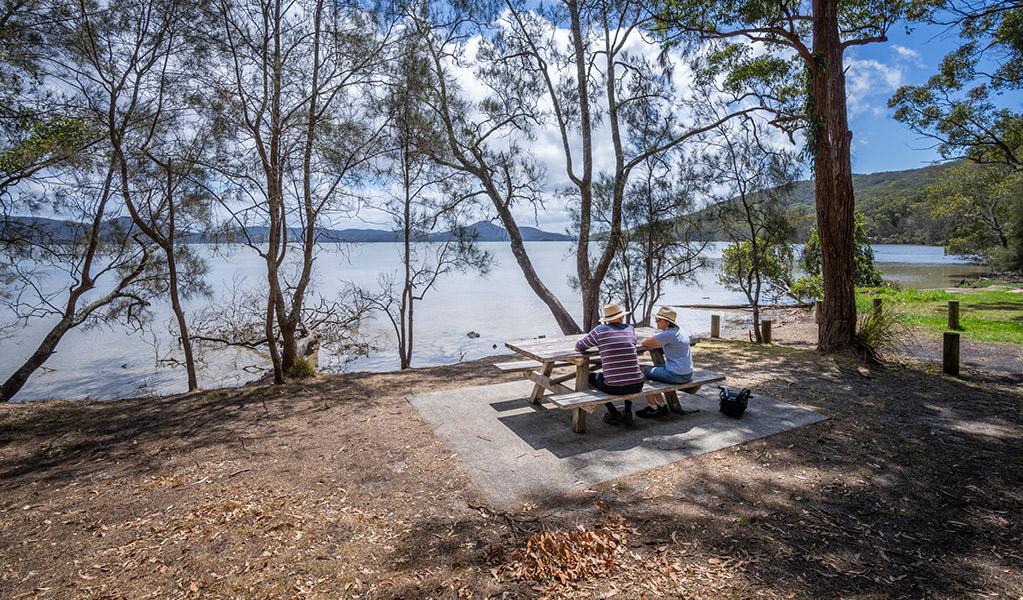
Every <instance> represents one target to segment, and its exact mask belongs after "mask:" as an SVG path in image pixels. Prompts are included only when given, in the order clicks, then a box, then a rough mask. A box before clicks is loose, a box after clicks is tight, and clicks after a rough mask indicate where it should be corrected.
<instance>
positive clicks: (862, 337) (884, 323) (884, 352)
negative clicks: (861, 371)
mask: <svg viewBox="0 0 1023 600" xmlns="http://www.w3.org/2000/svg"><path fill="white" fill-rule="evenodd" d="M907 330H908V327H907V326H906V323H905V319H904V318H903V317H902V315H901V314H899V313H898V312H896V311H895V309H894V308H892V307H891V306H882V308H881V310H870V311H868V312H866V313H864V314H863V315H862V316H861V317H860V319H859V324H858V327H857V331H856V342H857V345H858V346H859V347H860V349H861V350H863V353H864V354H865V355H866V357H867V358H868V359H870V360H874V361H877V362H882V361H884V360H894V359H897V358H898V357H899V340H901V339H903V338H904V337H905V335H906V333H907Z"/></svg>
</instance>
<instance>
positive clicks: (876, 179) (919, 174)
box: [701, 164, 950, 246]
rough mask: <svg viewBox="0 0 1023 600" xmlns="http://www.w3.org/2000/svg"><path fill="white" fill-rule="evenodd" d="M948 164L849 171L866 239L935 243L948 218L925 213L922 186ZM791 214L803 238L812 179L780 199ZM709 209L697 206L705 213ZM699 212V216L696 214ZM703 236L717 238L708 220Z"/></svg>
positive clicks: (809, 222)
mask: <svg viewBox="0 0 1023 600" xmlns="http://www.w3.org/2000/svg"><path fill="white" fill-rule="evenodd" d="M948 166H949V164H945V165H936V166H930V167H924V168H922V169H910V170H907V171H887V172H884V173H872V174H870V175H853V188H854V190H855V192H856V210H857V211H858V212H860V213H862V214H863V217H864V223H865V224H866V226H867V234H868V236H869V237H870V240H871V241H872V242H874V243H876V244H927V245H935V246H940V245H942V244H943V242H944V240H945V237H946V236H947V235H948V232H949V229H950V223H949V222H948V221H947V220H946V219H935V218H934V217H932V216H931V211H930V208H929V207H928V206H927V204H926V198H925V196H924V192H923V190H924V188H925V187H927V186H928V185H931V184H932V183H935V181H937V178H938V175H939V174H940V173H941V172H942V171H943V170H945V169H946V168H948ZM785 205H786V207H787V210H788V211H789V212H790V214H791V219H792V221H793V222H794V223H796V225H797V231H798V235H799V241H801V242H803V241H806V239H807V238H809V235H810V228H811V227H813V226H814V225H815V221H814V198H813V182H812V181H810V180H803V181H799V182H797V183H796V184H795V185H794V186H793V187H792V189H791V191H790V192H789V195H788V198H787V199H786V200H785ZM708 211H709V209H704V210H703V211H701V213H703V214H708V215H709V214H711V213H709V212H708ZM701 216H702V215H701ZM707 221H708V226H709V228H710V231H709V237H710V238H712V239H721V237H722V236H721V235H720V232H719V231H718V229H717V227H716V226H714V225H710V223H709V221H710V219H709V218H708V219H707Z"/></svg>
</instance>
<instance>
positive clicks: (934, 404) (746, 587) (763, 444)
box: [394, 344, 1023, 598]
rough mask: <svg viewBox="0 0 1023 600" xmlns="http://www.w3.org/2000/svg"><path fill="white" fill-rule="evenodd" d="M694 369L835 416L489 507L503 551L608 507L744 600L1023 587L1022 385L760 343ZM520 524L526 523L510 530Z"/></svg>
mask: <svg viewBox="0 0 1023 600" xmlns="http://www.w3.org/2000/svg"><path fill="white" fill-rule="evenodd" d="M701 358H703V359H704V360H713V361H715V363H714V364H715V368H720V369H721V370H722V371H724V372H728V373H733V372H735V373H741V372H745V373H746V374H747V376H750V377H756V376H757V374H758V373H764V374H769V376H767V377H765V378H764V379H763V380H762V381H760V382H759V383H757V385H756V386H755V389H756V391H757V392H758V393H762V394H764V395H768V396H771V397H774V398H778V399H782V400H785V401H787V402H791V403H794V404H797V405H799V406H802V407H804V408H808V409H811V410H816V411H819V412H822V413H824V414H827V415H830V416H831V417H832V419H831V420H829V421H826V422H822V423H818V424H814V425H810V426H806V427H803V428H801V429H798V430H793V431H788V432H784V433H781V434H777V435H774V436H771V437H769V438H766V439H762V440H756V441H753V442H749V443H746V444H742V445H739V446H735V447H732V448H728V449H725V450H721V451H718V452H715V453H712V454H710V455H704V456H700V457H694V458H692V459H686V460H684V461H680V462H679V463H676V464H674V465H668V466H666V467H661V468H658V469H653V470H651V471H646V472H643V473H638V474H636V475H633V476H630V477H627V478H624V479H622V480H617V481H614V482H609V483H606V484H602V485H600V486H597V487H596V489H595V491H594V490H590V491H586V492H579V493H575V494H572V495H570V496H567V497H563V498H555V499H550V498H531V499H525V501H524V506H525V507H527V508H528V507H534V506H535V508H531V509H530V510H529V511H528V512H523V511H522V510H518V511H509V512H508V513H500V512H498V511H491V516H490V517H489V518H490V519H493V520H496V521H498V522H502V521H503V522H504V524H505V527H504V529H503V535H502V540H501V543H503V544H505V546H506V552H505V554H507V549H511V548H516V547H518V548H521V547H522V545H523V543H524V540H525V539H527V538H528V536H529V535H532V534H533V533H535V532H536V531H541V530H551V529H558V528H561V529H564V530H571V529H572V528H574V527H577V526H578V525H579V524H580V523H585V522H589V523H597V522H599V520H600V512H599V510H598V509H597V508H596V507H594V505H593V502H594V500H600V501H603V502H606V503H607V504H608V505H610V506H611V507H612V509H613V510H615V511H618V512H620V513H621V514H622V515H623V516H624V517H625V519H626V522H627V523H628V524H629V526H630V527H632V528H633V530H634V534H633V536H632V538H631V541H630V548H631V550H632V551H633V552H634V553H636V554H637V555H638V556H640V558H641V559H642V560H647V561H653V562H658V561H661V560H665V561H667V562H668V563H670V562H671V561H679V562H680V563H681V564H688V565H690V566H692V565H704V566H706V565H707V564H708V561H710V563H713V564H716V569H717V571H716V572H717V575H718V576H719V577H720V578H721V579H722V580H727V581H728V582H729V583H728V584H727V585H728V586H729V589H731V590H732V591H733V592H734V593H737V594H738V595H739V596H742V595H745V594H752V593H754V592H755V593H764V594H766V595H768V596H777V597H808V598H824V597H849V596H864V597H886V598H919V597H937V598H957V597H963V596H983V595H989V594H994V595H1009V596H1011V595H1013V594H1018V593H1019V592H1020V590H1021V589H1023V579H1021V576H1020V571H1021V569H1023V553H1020V552H1019V551H1018V548H1020V547H1021V544H1023V523H1021V516H1020V515H1021V513H1023V510H1021V509H1023V493H1021V492H1020V489H1021V483H1023V468H1021V467H1023V443H1021V442H1023V433H1021V432H1023V416H1021V412H1020V410H1019V406H1020V403H1021V402H1023V392H1021V391H1020V390H1019V389H1018V388H1011V387H1008V386H1005V385H1004V384H1002V382H1001V380H1000V376H999V375H991V374H987V373H981V372H976V371H968V372H966V373H965V374H964V377H963V378H962V379H956V378H951V377H947V376H944V375H940V374H935V373H928V372H926V371H924V370H921V369H919V368H903V367H899V366H880V365H865V364H863V363H860V362H858V361H857V360H855V359H852V358H848V357H837V358H835V357H827V356H823V355H820V354H818V353H816V352H806V351H798V350H791V349H779V348H774V349H770V348H764V347H762V346H756V345H752V344H735V345H733V346H732V347H731V348H729V349H727V350H724V351H719V350H718V349H715V351H714V355H713V356H710V355H708V354H704V355H702V356H701ZM495 515H496V516H495ZM518 519H521V523H524V524H525V525H521V524H520V525H519V526H518V527H519V529H520V530H519V531H516V530H515V527H513V526H512V525H510V524H511V523H514V522H516V520H518ZM530 523H532V524H533V525H532V526H530V525H529V524H530ZM408 542H409V544H410V545H411V546H419V545H421V544H422V543H423V542H424V540H413V539H410V540H408ZM492 543H493V541H492V540H488V544H492ZM491 556H493V553H491ZM459 560H461V561H463V562H464V561H465V560H466V558H465V557H464V556H462V557H461V558H460V559H459ZM476 560H477V566H478V567H479V568H481V569H487V568H494V565H495V564H497V563H495V562H494V561H493V560H492V561H490V562H488V561H487V560H486V555H485V553H482V552H478V553H477V554H476ZM621 560H623V561H629V560H632V559H630V558H629V557H627V556H623V557H622V558H621ZM429 562H430V561H429V560H428V559H427V558H426V557H423V558H422V563H421V564H422V565H426V564H429ZM499 562H500V561H498V563H499ZM621 569H622V571H623V572H624V571H626V570H628V567H627V566H624V565H622V566H621ZM549 583H550V582H548V584H549ZM590 583H593V584H594V585H597V586H598V587H599V586H600V585H602V584H601V583H600V582H590ZM604 585H606V582H605V584H604ZM555 587H557V586H555ZM565 589H566V590H567V589H569V588H565ZM405 592H408V590H405ZM683 592H687V593H698V592H697V591H696V589H695V588H691V587H690V588H687V587H686V585H682V584H680V587H679V588H677V589H676V590H675V592H674V593H683ZM394 597H399V595H396V596H394Z"/></svg>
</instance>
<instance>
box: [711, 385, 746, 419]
mask: <svg viewBox="0 0 1023 600" xmlns="http://www.w3.org/2000/svg"><path fill="white" fill-rule="evenodd" d="M718 389H719V390H721V393H719V394H718V398H720V399H721V409H720V410H721V412H723V413H725V415H726V416H729V417H732V418H733V419H738V418H739V417H741V416H742V413H744V412H746V406H748V405H749V395H750V391H749V388H742V389H741V390H740V391H738V392H734V391H732V390H729V389H728V388H726V387H724V386H720V385H719V386H718Z"/></svg>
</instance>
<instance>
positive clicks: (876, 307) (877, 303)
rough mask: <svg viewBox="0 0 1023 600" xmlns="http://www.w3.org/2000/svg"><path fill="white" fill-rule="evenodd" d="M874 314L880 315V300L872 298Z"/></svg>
mask: <svg viewBox="0 0 1023 600" xmlns="http://www.w3.org/2000/svg"><path fill="white" fill-rule="evenodd" d="M874 314H878V315H879V314H881V299H880V298H874Z"/></svg>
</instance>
